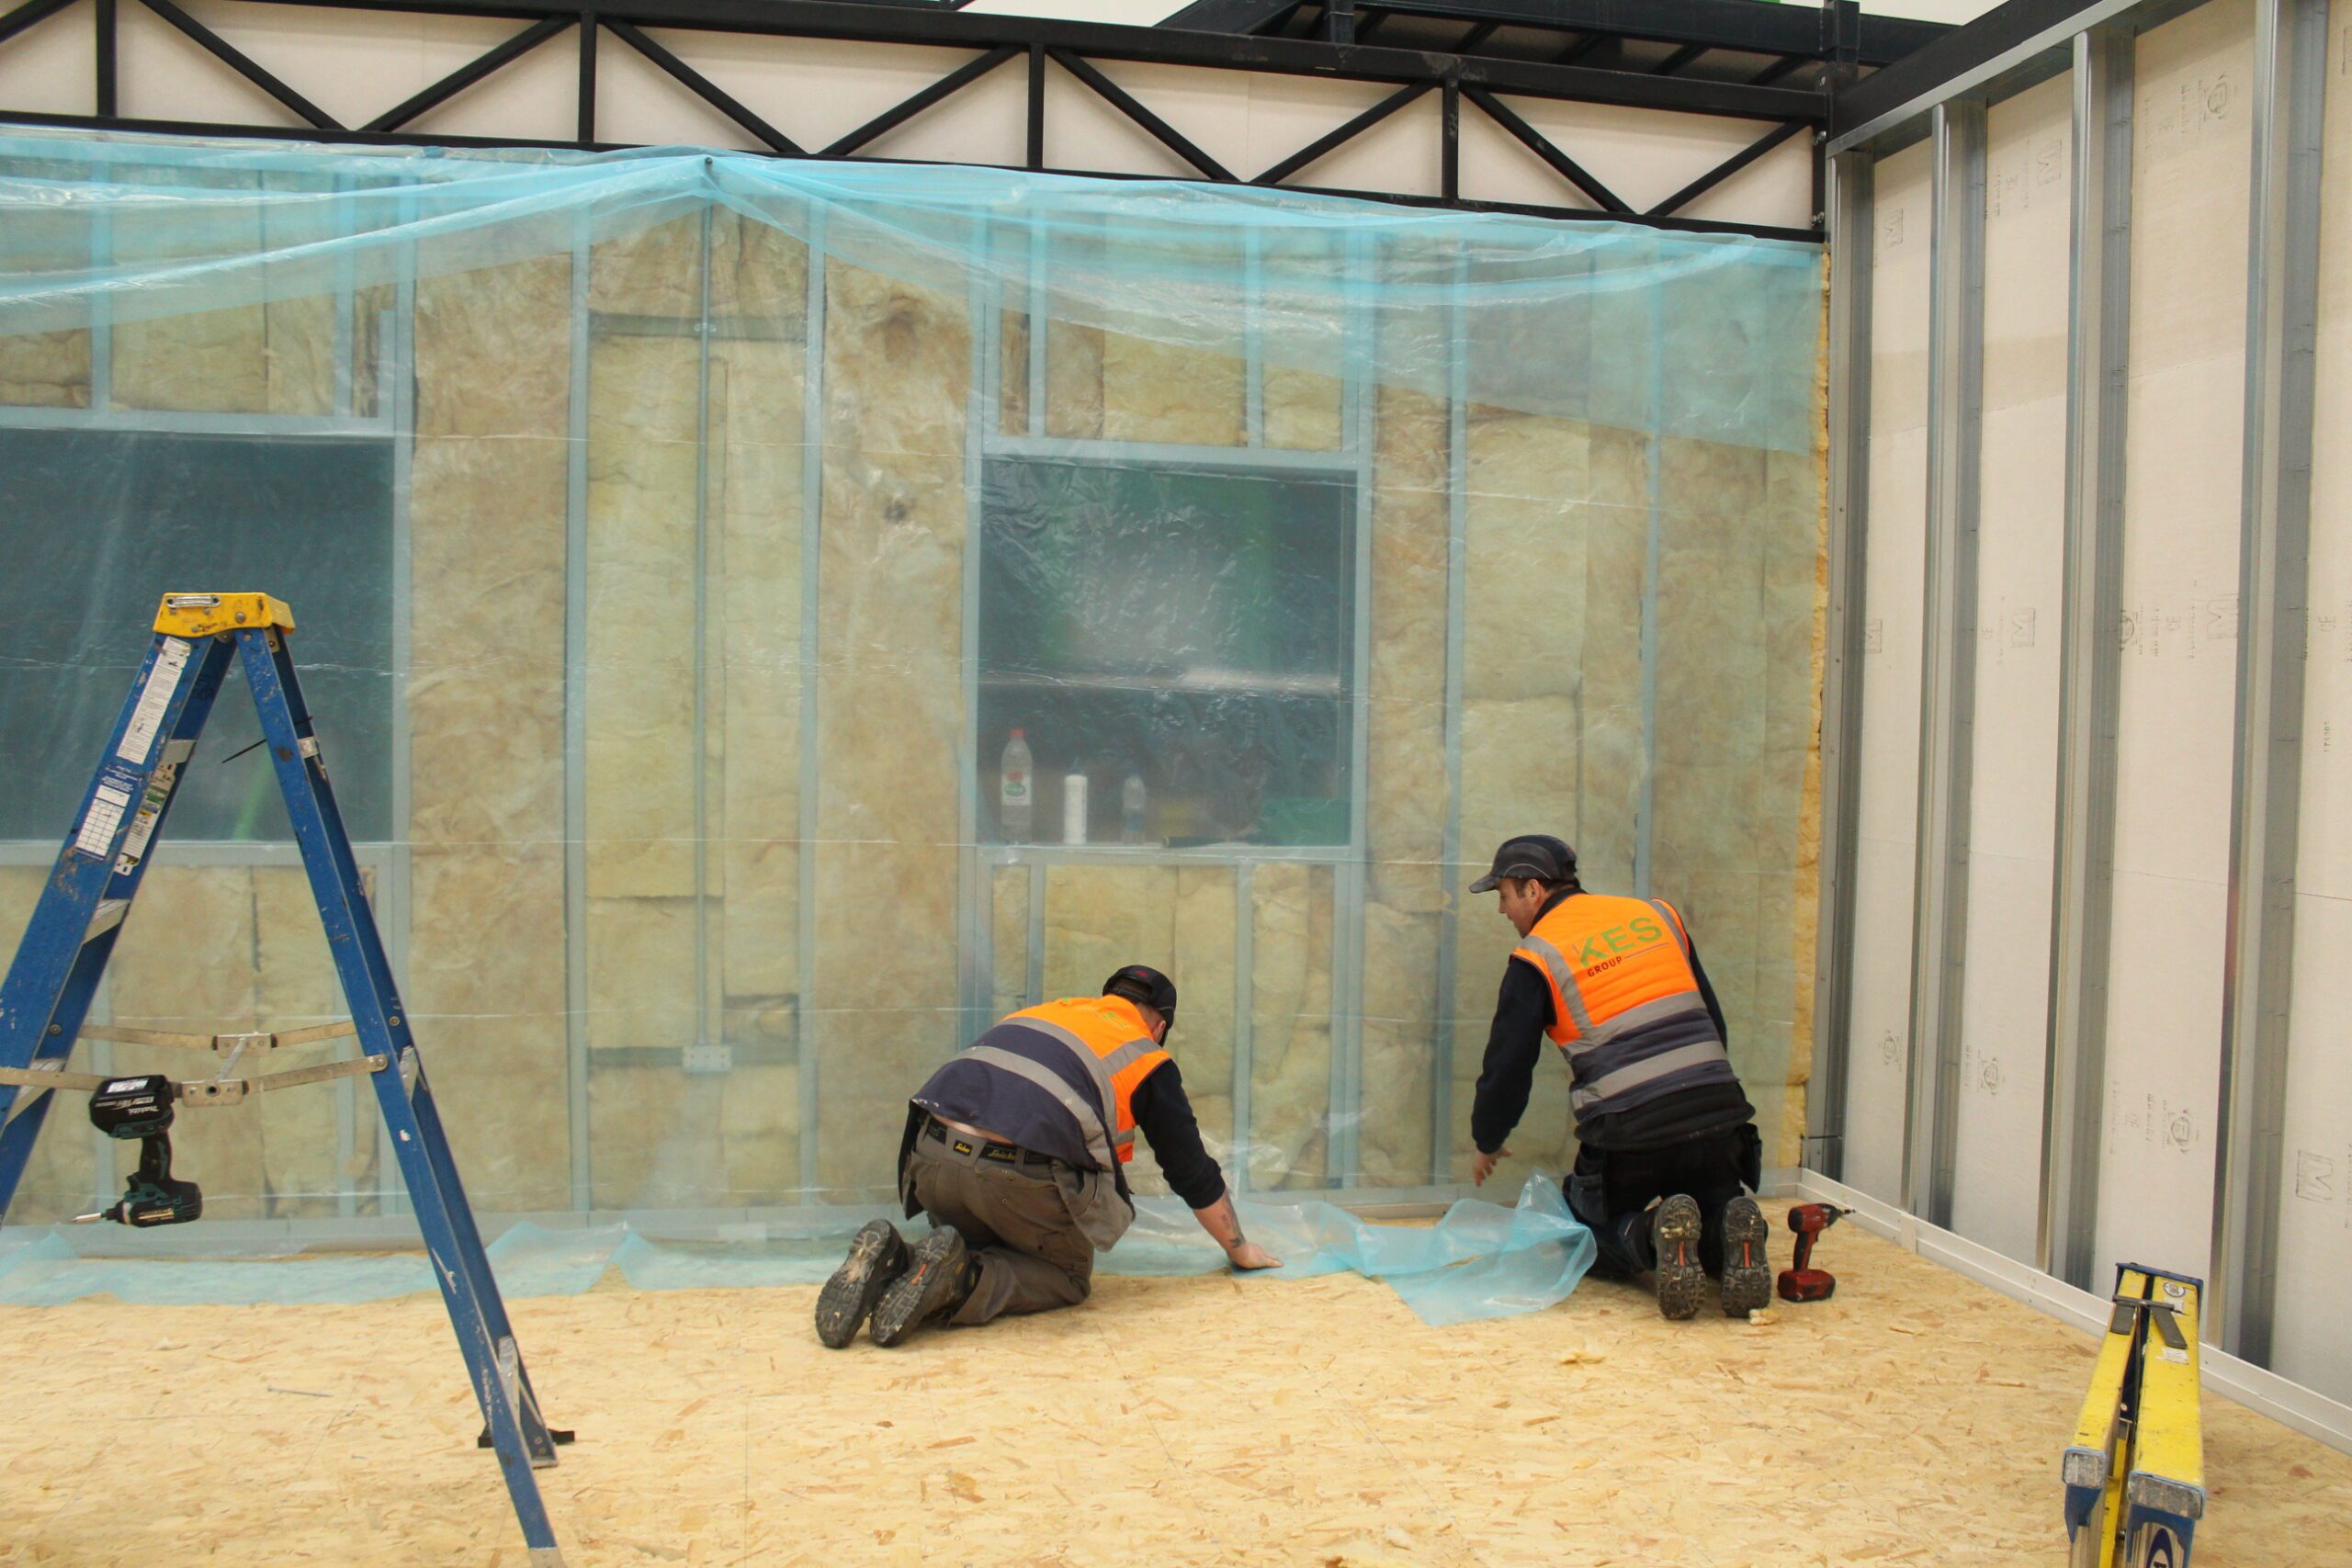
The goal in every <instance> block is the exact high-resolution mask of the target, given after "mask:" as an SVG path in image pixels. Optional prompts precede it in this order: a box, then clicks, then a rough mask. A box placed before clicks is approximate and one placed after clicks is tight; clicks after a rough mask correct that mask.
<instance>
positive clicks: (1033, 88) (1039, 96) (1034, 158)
mask: <svg viewBox="0 0 2352 1568" xmlns="http://www.w3.org/2000/svg"><path fill="white" fill-rule="evenodd" d="M1027 152H1028V157H1027V160H1026V166H1027V167H1029V168H1031V169H1042V168H1044V167H1045V166H1046V46H1045V45H1044V44H1042V43H1033V44H1031V45H1030V46H1029V134H1028V138H1027Z"/></svg>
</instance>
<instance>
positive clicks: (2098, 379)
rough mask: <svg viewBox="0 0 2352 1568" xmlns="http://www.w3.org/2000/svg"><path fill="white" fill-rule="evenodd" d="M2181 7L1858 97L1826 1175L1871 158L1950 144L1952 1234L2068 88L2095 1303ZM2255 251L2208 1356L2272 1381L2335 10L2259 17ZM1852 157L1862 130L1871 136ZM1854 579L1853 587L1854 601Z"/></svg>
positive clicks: (1935, 1057)
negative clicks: (2054, 93) (2033, 389)
mask: <svg viewBox="0 0 2352 1568" xmlns="http://www.w3.org/2000/svg"><path fill="white" fill-rule="evenodd" d="M2192 8H2193V5H2188V4H2184V3H2183V0H2138V3H2133V0H2086V3H2082V4H2076V5H2074V6H2068V5H2066V4H2065V3H2064V0H2033V3H2031V4H2020V5H2016V6H2009V7H2007V8H2005V15H2004V16H2003V17H2000V18H1998V25H1993V23H1992V20H1991V19H1988V24H1987V25H1986V26H1985V27H1984V28H1969V29H1963V31H1962V33H1959V34H1955V35H1953V36H1952V38H1951V39H1948V40H1946V41H1945V42H1944V43H1943V44H1940V45H1939V46H1937V48H1936V49H1935V50H1933V51H1929V52H1930V53H1932V54H1935V55H1937V56H1938V58H1937V59H1936V60H1934V61H1930V60H1929V59H1928V57H1927V56H1926V55H1922V56H1921V57H1920V58H1919V59H1918V60H1917V61H1914V62H1907V63H1906V64H1905V66H1903V67H1901V68H1900V69H1899V70H1890V71H1889V72H1887V73H1883V77H1882V78H1881V79H1878V80H1876V81H1873V82H1870V83H1865V84H1862V85H1858V86H1854V87H1849V88H1846V89H1842V90H1841V91H1840V92H1839V94H1838V111H1837V114H1836V116H1835V125H1836V130H1835V136H1834V140H1833V141H1832V144H1831V146H1832V154H1833V156H1832V162H1831V168H1830V175H1831V179H1832V198H1831V202H1830V206H1831V209H1832V218H1831V224H1832V229H1831V232H1832V237H1833V246H1832V265H1833V267H1834V268H1835V271H1834V274H1833V283H1832V312H1831V333H1832V348H1831V355H1832V373H1831V400H1832V415H1831V429H1832V442H1833V449H1834V450H1833V461H1832V466H1831V485H1832V524H1831V529H1832V534H1831V552H1830V563H1831V564H1830V570H1831V587H1830V601H1831V610H1830V614H1831V631H1830V639H1829V649H1830V665H1829V679H1828V686H1827V690H1826V693H1825V707H1824V728H1823V764H1824V767H1823V774H1824V806H1825V811H1826V820H1825V824H1824V836H1823V844H1824V856H1823V860H1824V867H1823V882H1822V921H1821V929H1822V931H1823V936H1824V947H1825V952H1824V955H1823V959H1822V962H1821V965H1820V979H1819V984H1818V987H1817V990H1816V995H1817V997H1818V998H1819V1001H1820V1008H1819V1018H1818V1024H1817V1029H1818V1036H1817V1041H1816V1050H1817V1059H1816V1072H1815V1078H1814V1081H1815V1086H1816V1087H1815V1108H1814V1115H1815V1121H1814V1132H1815V1137H1816V1139H1817V1140H1819V1141H1818V1142H1816V1145H1815V1152H1814V1155H1813V1158H1812V1162H1811V1163H1813V1164H1814V1165H1815V1167H1816V1168H1822V1169H1825V1170H1826V1171H1829V1172H1833V1173H1834V1172H1835V1170H1836V1168H1837V1166H1836V1160H1837V1143H1836V1139H1837V1135H1838V1133H1839V1132H1840V1131H1842V1128H1841V1126H1840V1122H1839V1115H1840V1111H1841V1109H1842V1108H1841V1105H1840V1102H1839V1090H1840V1089H1841V1087H1842V1086H1841V1084H1840V1083H1839V1082H1838V1079H1839V1077H1841V1076H1842V1072H1843V1061H1842V1051H1843V1044H1844V1042H1843V1033H1844V1031H1845V1027H1846V1021H1845V1019H1844V1018H1843V1016H1842V1014H1841V1012H1840V1011H1839V1009H1840V1007H1841V1005H1842V1002H1843V999H1844V998H1843V989H1844V976H1843V975H1842V973H1841V969H1842V965H1843V950H1844V948H1845V946H1846V945H1847V944H1848V943H1849V942H1850V939H1851V920H1852V912H1851V908H1850V890H1849V886H1848V883H1849V879H1850V872H1851V862H1850V852H1851V850H1850V845H1851V834H1852V831H1853V823H1852V821H1851V820H1850V819H1851V818H1852V816H1853V808H1852V803H1851V790H1850V783H1851V772H1850V763H1849V761H1848V759H1847V757H1846V754H1845V753H1846V751H1847V749H1848V748H1849V745H1850V741H1851V738H1852V734H1853V729H1852V726H1853V724H1854V720H1855V716H1854V714H1853V712H1852V696H1851V693H1850V690H1849V687H1850V681H1849V674H1850V671H1849V670H1848V669H1846V668H1845V665H1846V664H1847V663H1848V662H1849V660H1850V651H1851V650H1850V643H1851V638H1852V630H1851V618H1852V617H1853V615H1854V614H1855V606H1854V605H1853V604H1852V603H1851V602H1850V592H1851V590H1852V588H1855V587H1858V586H1859V583H1858V582H1849V580H1850V579H1854V578H1858V576H1859V571H1860V560H1861V556H1860V532H1861V530H1860V527H1859V526H1858V524H1859V518H1858V516H1857V514H1856V509H1857V507H1858V504H1859V501H1860V488H1861V485H1862V483H1863V480H1864V479H1865V469H1864V467H1863V465H1864V462H1865V461H1866V457H1865V453H1864V450H1863V438H1864V435H1865V434H1866V433H1865V432H1864V431H1863V430H1862V429H1861V427H1860V411H1859V409H1858V408H1857V406H1856V393H1857V389H1860V388H1861V386H1862V378H1863V377H1865V376H1866V375H1867V373H1868V354H1869V309H1870V301H1869V288H1868V277H1867V262H1866V258H1863V257H1861V256H1859V255H1852V256H1849V255H1846V254H1841V252H1842V250H1843V247H1840V246H1838V245H1837V244H1836V243H1835V242H1836V237H1837V236H1838V234H1840V233H1843V232H1846V231H1849V226H1851V225H1854V224H1855V223H1856V222H1857V220H1858V219H1861V218H1866V214H1867V194H1866V187H1864V186H1861V184H1860V181H1859V180H1858V179H1857V178H1856V175H1858V174H1860V173H1861V172H1862V171H1861V170H1860V169H1858V168H1857V166H1856V165H1855V163H1854V160H1855V159H1858V158H1859V159H1867V158H1870V157H1873V156H1878V155H1883V153H1885V152H1888V151H1891V150H1893V149H1894V148H1895V147H1898V146H1900V145H1902V144H1904V143H1905V141H1909V140H1914V139H1916V137H1917V132H1918V130H1919V127H1920V124H1921V121H1922V120H1923V118H1924V119H1926V120H1927V121H1928V123H1929V125H1930V127H1931V134H1933V135H1934V137H1935V138H1936V142H1937V147H1936V160H1937V162H1936V179H1937V234H1936V250H1935V257H1936V263H1935V268H1934V283H1933V292H1932V299H1931V305H1930V310H1931V313H1932V322H1933V329H1932V333H1931V338H1930V373H1929V380H1930V388H1931V390H1930V408H1929V418H1928V423H1929V456H1928V502H1929V504H1928V572H1927V583H1926V603H1925V609H1926V614H1927V619H1928V626H1929V630H1928V637H1927V641H1926V647H1925V654H1926V660H1927V667H1926V669H1925V671H1924V672H1923V678H1922V739H1921V751H1920V756H1921V763H1922V766H1921V773H1920V811H1919V851H1918V855H1919V859H1918V887H1917V900H1918V902H1917V938H1916V943H1917V945H1916V948H1915V953H1914V966H1913V976H1912V1019H1911V1022H1912V1028H1913V1034H1914V1040H1915V1046H1914V1059H1913V1062H1912V1078H1911V1098H1910V1102H1909V1108H1908V1122H1907V1125H1906V1162H1905V1189H1906V1203H1907V1206H1908V1207H1909V1208H1910V1209H1911V1210H1912V1212H1914V1213H1917V1214H1918V1215H1919V1216H1920V1217H1922V1218H1924V1219H1927V1220H1928V1221H1930V1222H1931V1223H1934V1224H1950V1215H1951V1198H1952V1179H1953V1171H1952V1153H1953V1151H1952V1147H1951V1145H1952V1136H1951V1134H1952V1118H1953V1115H1954V1109H1955V1098H1956V1096H1955V1091H1956V1089H1957V1084H1956V1080H1955V1075H1954V1068H1955V1067H1956V1065H1957V1049H1958V1044H1959V1040H1958V989H1959V986H1960V983H1961V977H1962V972H1963V971H1962V964H1963V963H1964V960H1965V957H1966V954H1965V953H1964V951H1963V948H1962V942H1961V940H1960V939H1961V935H1962V930H1963V922H1964V919H1965V913H1966V892H1967V890H1966V886H1965V881H1964V875H1965V866H1966V860H1965V857H1966V853H1967V842H1966V837H1967V836H1966V831H1965V823H1966V810H1967V804H1968V803H1967V798H1966V790H1967V779H1968V770H1967V763H1968V752H1969V745H1968V741H1969V737H1968V735H1967V720H1968V712H1969V689H1968V688H1969V680H1970V675H1971V673H1972V671H1971V670H1970V667H1969V660H1970V651H1969V650H1970V649H1971V648H1972V647H1973V637H1972V636H1971V633H1972V632H1973V606H1972V604H1971V603H1970V598H1969V596H1970V594H1971V592H1972V591H1973V577H1974V570H1973V519H1974V508H1975V498H1974V496H1973V493H1972V491H1971V489H1970V487H1971V486H1972V485H1973V480H1974V477H1975V470H1976V467H1977V464H1976V457H1977V446H1976V440H1975V434H1974V431H1973V428H1971V422H1973V420H1974V419H1975V418H1976V416H1977V410H1976V401H1977V399H1976V386H1975V382H1974V378H1975V376H1976V373H1977V364H1976V363H1975V362H1976V360H1977V358H1978V356H1979V355H1981V352H1982V332H1983V321H1982V304H1981V288H1982V249H1981V247H1982V228H1981V225H1982V220H1983V207H1982V201H1983V193H1982V185H1981V181H1982V177H1983V162H1982V160H1983V118H1982V117H1983V109H1982V107H1980V106H1981V104H1982V103H1983V102H1987V101H1993V100H1997V99H1999V98H2001V97H2004V96H2007V95H2009V94H2011V93H2014V92H2017V91H2020V90H2022V89H2023V88H2024V87H2025V86H2028V85H2031V84H2032V83H2033V82H2036V81H2039V80H2041V79H2043V78H2044V77H2046V76H2048V75H2049V74H2051V73H2052V72H2053V71H2054V70H2062V69H2064V68H2066V67H2067V66H2068V65H2071V67H2072V70H2073V88H2074V132H2075V134H2074V193H2073V201H2074V210H2073V214H2072V217H2073V223H2072V247H2073V254H2072V272H2071V277H2070V305H2071V323H2070V342H2069V363H2068V378H2067V471H2066V495H2065V502H2066V525H2065V526H2066V532H2065V550H2064V616H2063V630H2062V637H2061V643H2062V649H2061V666H2060V676H2059V680H2060V710H2059V733H2058V748H2059V756H2058V792H2057V794H2058V798H2057V840H2056V865H2055V870H2054V873H2053V878H2052V931H2051V946H2052V963H2051V976H2052V981H2051V992H2050V1009H2049V1035H2048V1042H2047V1053H2048V1058H2047V1068H2048V1071H2047V1075H2046V1088H2045V1096H2046V1098H2045V1101H2044V1105H2043V1128H2042V1131H2043V1139H2042V1145H2043V1146H2042V1150H2041V1157H2042V1181H2041V1213H2040V1215H2039V1225H2038V1235H2037V1244H2036V1252H2035V1257H2034V1259H2033V1261H2034V1262H2035V1263H2037V1264H2038V1265H2039V1267H2040V1268H2041V1269H2043V1270H2044V1271H2045V1272H2047V1273H2050V1274H2052V1275H2055V1276H2057V1277H2058V1278H2060V1279H2062V1280H2066V1281H2068V1282H2070V1283H2072V1284H2075V1285H2076V1286H2079V1287H2086V1288H2091V1287H2095V1286H2096V1285H2097V1284H2098V1281H2097V1280H2094V1279H2093V1277H2092V1267H2093V1263H2094V1254H2095V1237H2096V1235H2097V1234H2098V1213H2099V1205H2100V1201H2101V1194H2100V1190H2099V1188H2100V1175H2101V1171H2100V1165H2101V1151H2102V1144H2103V1140H2104V1137H2105V1134H2106V1128H2105V1126H2104V1120H2103V1115H2102V1111H2103V1102H2104V1100H2105V1099H2106V1096H2107V1090H2108V1083H2107V1059H2106V1058H2107V1051H2106V1034H2107V1028H2108V1023H2107V1011H2108V1009H2107V1002H2108V987H2109V963H2110V957H2111V953H2110V919H2111V914H2112V905H2113V899H2114V869H2113V854H2114V837H2115V797H2116V771H2117V745H2116V742H2117V728H2118V686H2119V674H2120V670H2119V666H2120V644H2119V639H2118V636H2117V628H2118V626H2119V625H2120V620H2121V603H2120V600H2121V590H2122V559H2123V531H2124V522H2123V487H2124V471H2125V470H2124V451H2125V431H2126V424H2127V412H2128V411H2127V408H2126V400H2127V390H2128V369H2129V363H2128V355H2129V345H2130V334H2129V330H2128V324H2129V321H2130V313H2131V302H2130V284H2131V177H2132V140H2133V107H2134V105H2133V100H2134V95H2135V91H2136V84H2135V81H2134V72H2133V51H2134V39H2135V38H2136V37H2137V36H2138V34H2139V33H2141V32H2143V31H2144V30H2145V29H2147V28H2152V27H2154V26H2157V25H2159V24H2160V23H2162V22H2165V21H2168V20H2170V19H2171V18H2173V17H2177V16H2178V15H2180V14H2182V13H2183V12H2184V11H2185V10H2188V9H2192ZM2256 17H2257V20H2256V38H2255V76H2254V83H2253V92H2252V95H2251V97H2252V113H2253V117H2254V152H2253V163H2252V168H2251V171H2250V180H2251V190H2252V202H2251V221H2250V227H2249V231H2248V235H2247V299H2246V301H2245V312H2246V314H2245V320H2246V324H2247V325H2246V340H2245V342H2246V355H2245V359H2246V369H2245V374H2246V384H2245V414H2244V438H2245V439H2244V454H2245V457H2244V463H2245V467H2244V472H2243V484H2242V497H2243V502H2242V515H2241V531H2240V540H2239V549H2240V561H2239V589H2240V592H2239V602H2238V618H2239V627H2240V633H2239V637H2238V646H2237V659H2238V668H2237V709H2236V739H2235V755H2234V769H2233V790H2232V803H2231V823H2230V830H2231V863H2230V881H2229V888H2228V895H2227V908H2226V916H2227V943H2226V949H2225V952H2224V953H2222V955H2220V957H2219V958H2218V959H2217V962H2219V963H2221V964H2222V965H2223V980H2224V1005H2223V1017H2222V1028H2221V1031H2220V1034H2219V1037H2218V1039H2217V1040H2216V1041H2215V1042H2214V1043H2215V1045H2216V1046H2217V1047H2218V1051H2219V1056H2220V1063H2221V1092H2220V1102H2219V1105H2218V1112H2219V1115H2218V1125H2219V1134H2218V1136H2217V1139H2216V1147H2215V1155H2214V1172H2215V1182H2214V1185H2215V1204H2214V1214H2213V1223H2212V1232H2211V1240H2212V1259H2211V1269H2210V1273H2211V1278H2210V1280H2209V1282H2208V1294H2207V1302H2208V1312H2207V1316H2206V1329H2207V1333H2208V1336H2209V1337H2211V1338H2212V1339H2213V1340H2214V1341H2215V1343H2217V1344H2218V1345H2219V1346H2220V1347H2221V1348H2223V1349H2225V1350H2228V1351H2231V1352H2233V1353H2234V1354H2236V1355H2239V1356H2242V1357H2245V1359H2249V1360H2252V1361H2255V1362H2256V1363H2257V1364H2262V1363H2265V1362H2267V1359H2268V1358H2269V1355H2270V1352H2271V1332H2272V1324H2273V1320H2274V1317H2275V1314H2276V1311H2277V1307H2278V1288H2279V1281H2278V1226H2279V1205H2280V1201H2281V1197H2282V1194H2281V1190H2280V1189H2281V1186H2282V1179H2281V1176H2282V1173H2281V1156H2282V1154H2283V1152H2284V1151H2283V1142H2284V1126H2285V1121H2286V1109H2287V1089H2288V1065H2289V1038H2290V1033H2289V1026H2290V1003H2291V999H2292V980H2293V974H2292V958H2293V947H2294V924H2293V922H2294V913H2295V877H2296V863H2297V855H2298V852H2299V848H2300V845H2299V842H2298V828H2299V815H2300V811H2301V798H2300V786H2301V767H2302V727H2303V721H2304V716H2303V663H2304V660H2305V658H2306V641H2307V637H2308V604H2307V591H2308V586H2309V585H2308V581H2307V575H2308V557H2309V547H2310V538H2311V528H2312V516H2311V508H2312V496H2311V467H2312V444H2313V434H2314V433H2313V392H2314V382H2315V379H2316V372H2317V364H2316V339H2317V315H2318V270H2319V262H2320V254H2319V214H2320V192H2321V183H2322V182H2321V160H2322V139H2321V132H2322V124H2323V115H2324V100H2325V90H2326V71H2327V58H2328V44H2329V39H2328V33H2327V29H2328V27H2329V19H2328V7H2327V4H2326V0H2260V4H2259V5H2258V6H2257V7H2256ZM1849 128H1850V129H1849ZM1841 574H1842V575H1841Z"/></svg>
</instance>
